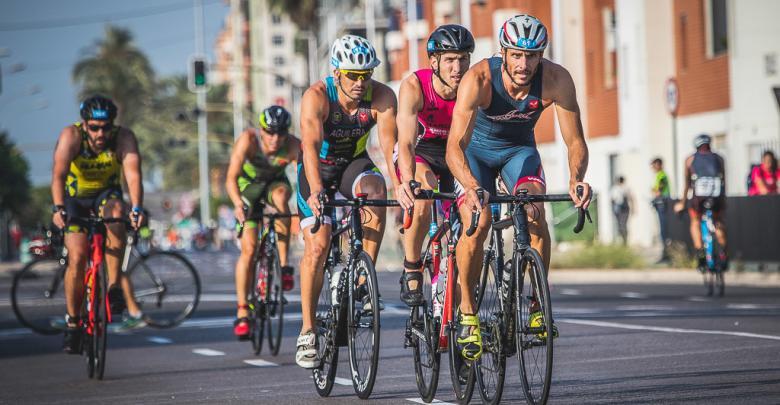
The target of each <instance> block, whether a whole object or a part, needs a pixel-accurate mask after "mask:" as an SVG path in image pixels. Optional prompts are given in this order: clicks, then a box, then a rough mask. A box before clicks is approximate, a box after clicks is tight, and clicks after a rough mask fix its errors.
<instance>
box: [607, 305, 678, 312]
mask: <svg viewBox="0 0 780 405" xmlns="http://www.w3.org/2000/svg"><path fill="white" fill-rule="evenodd" d="M615 309H617V310H618V311H671V310H674V309H675V308H674V307H673V306H670V305H619V306H617V307H616V308H615Z"/></svg>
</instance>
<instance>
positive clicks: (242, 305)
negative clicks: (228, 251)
mask: <svg viewBox="0 0 780 405" xmlns="http://www.w3.org/2000/svg"><path fill="white" fill-rule="evenodd" d="M256 247H257V228H256V227H255V226H246V223H245V227H244V232H243V233H242V234H241V255H240V256H239V257H238V261H237V262H236V302H237V304H238V309H237V311H236V318H243V317H245V316H248V315H249V310H247V309H246V306H247V296H248V295H249V289H250V288H252V271H251V269H252V264H253V262H254V260H253V258H254V253H255V248H256Z"/></svg>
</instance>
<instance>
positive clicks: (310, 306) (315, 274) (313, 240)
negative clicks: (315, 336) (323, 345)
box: [300, 224, 331, 334]
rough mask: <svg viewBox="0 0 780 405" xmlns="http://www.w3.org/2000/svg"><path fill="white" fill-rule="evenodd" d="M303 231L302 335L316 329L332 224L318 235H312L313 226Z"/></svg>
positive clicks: (324, 227) (325, 226) (301, 266)
mask: <svg viewBox="0 0 780 405" xmlns="http://www.w3.org/2000/svg"><path fill="white" fill-rule="evenodd" d="M302 231H303V257H301V264H300V269H301V312H302V315H303V320H302V324H301V334H303V333H304V332H306V331H309V330H313V329H314V317H315V315H316V312H317V301H318V299H319V296H320V290H321V289H322V280H323V274H324V273H323V266H324V265H325V259H326V255H327V253H328V243H329V242H330V231H331V226H330V224H322V226H321V227H320V230H319V231H317V233H315V234H312V233H311V226H307V227H306V228H305V229H303V230H302Z"/></svg>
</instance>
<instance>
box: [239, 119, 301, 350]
mask: <svg viewBox="0 0 780 405" xmlns="http://www.w3.org/2000/svg"><path fill="white" fill-rule="evenodd" d="M289 130H290V113H289V112H287V110H285V109H284V108H282V107H280V106H276V105H275V106H271V107H268V108H266V109H265V110H263V112H262V113H260V128H259V129H255V128H249V129H247V130H245V131H244V132H243V133H242V134H241V136H240V137H239V138H238V139H237V140H236V143H235V145H233V153H232V154H231V156H230V165H229V166H228V171H227V179H226V181H225V189H226V190H227V193H228V196H230V200H231V201H232V202H233V207H234V209H233V212H234V214H235V216H236V220H237V221H238V222H239V223H240V224H244V228H245V230H246V231H245V232H243V234H242V236H241V257H239V259H238V262H236V297H237V299H238V311H237V313H236V321H235V323H234V325H233V333H234V334H235V335H236V336H237V337H238V338H239V339H248V338H249V333H250V328H249V318H248V317H247V316H248V315H249V312H248V311H249V307H248V303H247V295H248V293H249V290H250V288H251V285H252V280H251V271H250V269H251V268H252V264H253V262H254V259H255V258H254V257H253V256H254V252H255V247H256V246H257V232H256V231H254V230H255V229H257V223H258V221H261V220H262V214H263V213H262V206H263V205H265V204H268V205H270V206H272V207H273V208H274V209H275V210H276V212H278V213H281V214H289V213H290V207H289V205H288V201H290V197H291V196H292V188H291V187H290V181H289V180H288V179H287V175H286V174H285V173H284V171H285V168H286V167H287V165H288V164H290V163H292V162H295V161H297V159H298V150H299V149H300V147H301V142H300V141H299V140H298V138H296V137H294V136H292V135H291V134H289ZM275 226H276V233H277V235H278V240H277V246H278V248H279V262H280V263H279V264H280V265H281V266H282V287H283V289H284V290H286V291H289V290H291V289H292V288H293V285H294V282H293V268H292V267H290V266H288V265H287V263H288V262H287V250H288V249H287V247H288V242H289V240H290V218H279V219H278V220H277V221H276V222H275Z"/></svg>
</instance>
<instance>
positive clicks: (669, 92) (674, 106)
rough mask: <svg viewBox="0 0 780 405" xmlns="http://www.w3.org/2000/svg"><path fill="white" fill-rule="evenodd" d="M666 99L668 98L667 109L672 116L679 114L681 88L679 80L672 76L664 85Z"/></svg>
mask: <svg viewBox="0 0 780 405" xmlns="http://www.w3.org/2000/svg"><path fill="white" fill-rule="evenodd" d="M664 99H665V100H666V110H667V111H669V114H672V116H677V111H678V110H679V108H680V88H679V87H678V86H677V80H675V79H674V78H670V79H669V80H667V81H666V85H665V86H664Z"/></svg>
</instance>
